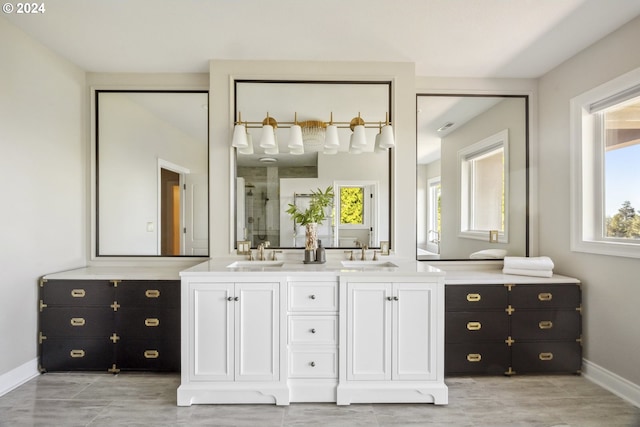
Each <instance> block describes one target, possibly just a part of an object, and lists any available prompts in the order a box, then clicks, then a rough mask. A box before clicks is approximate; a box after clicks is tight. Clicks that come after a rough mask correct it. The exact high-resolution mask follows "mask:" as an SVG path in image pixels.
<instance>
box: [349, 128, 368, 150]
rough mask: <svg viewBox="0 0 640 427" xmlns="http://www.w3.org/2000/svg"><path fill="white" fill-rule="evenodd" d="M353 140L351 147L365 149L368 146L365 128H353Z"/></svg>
mask: <svg viewBox="0 0 640 427" xmlns="http://www.w3.org/2000/svg"><path fill="white" fill-rule="evenodd" d="M351 136H352V137H353V139H352V140H351V147H360V148H361V149H362V147H365V146H366V145H367V136H366V135H365V132H364V126H363V125H358V126H356V127H354V128H353V134H352V135H351Z"/></svg>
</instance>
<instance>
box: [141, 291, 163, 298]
mask: <svg viewBox="0 0 640 427" xmlns="http://www.w3.org/2000/svg"><path fill="white" fill-rule="evenodd" d="M144 294H145V296H146V297H147V298H159V297H160V291H159V290H157V289H147V290H146V292H145V293H144Z"/></svg>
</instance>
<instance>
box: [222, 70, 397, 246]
mask: <svg viewBox="0 0 640 427" xmlns="http://www.w3.org/2000/svg"><path fill="white" fill-rule="evenodd" d="M234 93H235V109H234V110H235V111H234V112H235V121H236V123H238V122H241V123H242V124H244V125H245V126H246V132H247V133H248V134H249V139H250V141H251V145H250V146H249V147H247V148H236V149H235V159H236V162H235V172H236V175H235V177H236V192H235V194H236V200H235V205H236V217H235V220H236V222H235V223H236V232H235V234H236V240H237V241H244V242H249V245H250V246H251V247H254V248H255V247H257V246H258V245H260V244H261V243H265V242H269V243H268V244H269V246H270V247H272V248H304V227H302V226H301V225H300V224H296V223H294V221H293V220H292V218H291V216H290V215H289V214H287V212H286V211H287V209H288V207H289V205H290V204H293V205H296V206H298V207H300V208H301V209H304V208H305V207H306V206H307V205H308V203H309V199H310V195H311V193H312V191H317V190H318V189H320V190H323V191H324V190H326V189H327V188H328V187H332V188H333V192H334V195H335V196H334V201H333V203H332V204H331V206H329V207H328V208H327V212H326V214H327V215H326V219H325V221H324V222H323V223H322V224H321V225H320V226H319V228H318V238H319V239H320V240H321V241H322V244H323V246H325V247H327V248H337V247H341V248H342V247H344V248H355V247H358V246H362V245H366V246H368V247H371V248H373V247H379V246H380V242H381V241H389V240H390V237H391V236H390V212H391V210H390V207H389V206H390V188H391V181H390V159H391V150H390V149H389V148H381V147H379V146H378V145H376V140H377V139H376V136H377V135H378V134H379V133H380V128H381V127H382V126H384V125H385V123H386V120H387V119H389V120H391V82H323V81H320V82H317V81H313V82H309V81H286V82H285V81H253V80H242V81H235V87H234ZM354 120H356V121H360V120H361V121H362V122H364V126H365V128H364V133H365V139H364V141H366V142H365V143H364V145H357V146H356V145H353V144H351V142H352V141H351V138H352V135H353V132H352V130H351V126H350V125H351V123H352V122H353V121H354ZM267 122H269V123H272V124H273V126H274V132H275V141H276V144H275V146H274V147H271V148H268V147H267V148H265V147H261V139H262V137H263V133H264V132H265V128H264V127H263V124H267ZM295 123H298V125H300V126H301V128H302V129H301V130H302V134H303V136H302V139H303V143H302V145H301V146H299V147H292V146H291V133H292V130H291V126H292V125H293V124H295ZM330 123H334V124H336V125H337V126H338V141H339V142H338V145H337V146H335V147H333V148H331V149H329V148H327V147H325V136H326V135H325V133H326V127H327V125H329V124H330ZM269 132H271V130H270V129H269ZM294 145H295V144H294Z"/></svg>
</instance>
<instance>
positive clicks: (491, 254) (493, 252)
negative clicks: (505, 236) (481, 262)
mask: <svg viewBox="0 0 640 427" xmlns="http://www.w3.org/2000/svg"><path fill="white" fill-rule="evenodd" d="M505 255H507V251H505V250H504V249H483V250H481V251H478V252H474V253H472V254H471V255H469V258H470V259H502V258H504V257H505Z"/></svg>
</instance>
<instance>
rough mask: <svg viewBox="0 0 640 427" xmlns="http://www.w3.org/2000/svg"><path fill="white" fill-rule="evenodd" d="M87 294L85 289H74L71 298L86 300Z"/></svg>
mask: <svg viewBox="0 0 640 427" xmlns="http://www.w3.org/2000/svg"><path fill="white" fill-rule="evenodd" d="M85 295H86V292H85V290H84V289H72V290H71V296H72V297H74V298H84V296H85Z"/></svg>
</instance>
